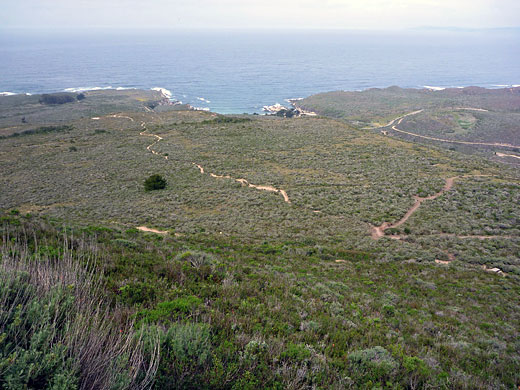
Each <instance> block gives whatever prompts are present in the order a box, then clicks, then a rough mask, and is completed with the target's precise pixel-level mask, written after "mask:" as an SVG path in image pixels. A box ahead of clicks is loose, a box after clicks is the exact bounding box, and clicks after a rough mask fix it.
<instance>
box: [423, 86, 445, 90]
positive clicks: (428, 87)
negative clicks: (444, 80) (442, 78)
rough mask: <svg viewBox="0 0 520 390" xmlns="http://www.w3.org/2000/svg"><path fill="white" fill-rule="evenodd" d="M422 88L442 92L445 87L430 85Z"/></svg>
mask: <svg viewBox="0 0 520 390" xmlns="http://www.w3.org/2000/svg"><path fill="white" fill-rule="evenodd" d="M423 88H426V89H431V90H432V91H444V90H445V89H446V88H445V87H432V86H431V85H423Z"/></svg>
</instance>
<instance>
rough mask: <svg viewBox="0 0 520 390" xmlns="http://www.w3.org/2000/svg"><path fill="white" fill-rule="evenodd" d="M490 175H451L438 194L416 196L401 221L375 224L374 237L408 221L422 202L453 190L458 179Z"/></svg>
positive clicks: (397, 238) (396, 238)
mask: <svg viewBox="0 0 520 390" xmlns="http://www.w3.org/2000/svg"><path fill="white" fill-rule="evenodd" d="M488 176H491V175H464V176H454V177H450V178H448V179H446V183H445V184H444V187H443V188H442V190H440V191H439V192H437V193H436V194H433V195H430V196H426V197H424V198H423V197H420V196H414V199H415V203H414V204H413V206H412V207H411V208H410V209H409V210H408V211H407V212H406V214H405V215H404V216H403V218H401V219H400V220H399V221H397V222H394V223H390V222H384V223H383V224H381V225H380V226H373V227H372V232H371V235H372V238H373V239H374V240H377V239H379V238H381V237H383V236H384V235H385V230H386V229H391V228H396V227H399V226H401V225H402V224H403V223H405V222H406V221H408V219H409V218H410V217H411V216H412V214H413V213H415V212H416V211H417V209H418V208H419V207H420V206H421V204H422V203H423V202H424V201H426V200H434V199H437V198H438V197H439V196H441V195H442V194H444V193H445V192H446V191H449V190H451V189H452V187H453V184H454V183H455V180H456V179H460V178H465V177H488ZM389 238H393V239H395V240H400V239H402V238H403V236H393V237H392V236H389Z"/></svg>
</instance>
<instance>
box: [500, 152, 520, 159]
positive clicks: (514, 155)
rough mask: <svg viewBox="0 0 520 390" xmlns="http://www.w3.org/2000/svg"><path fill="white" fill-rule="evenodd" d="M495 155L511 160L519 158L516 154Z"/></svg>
mask: <svg viewBox="0 0 520 390" xmlns="http://www.w3.org/2000/svg"><path fill="white" fill-rule="evenodd" d="M495 154H496V155H497V156H498V157H513V158H518V159H519V160H520V156H517V155H516V154H505V153H499V152H496V153H495Z"/></svg>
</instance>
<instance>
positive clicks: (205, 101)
mask: <svg viewBox="0 0 520 390" xmlns="http://www.w3.org/2000/svg"><path fill="white" fill-rule="evenodd" d="M197 100H200V101H201V102H204V103H211V101H209V100H208V99H205V98H203V97H198V98H197Z"/></svg>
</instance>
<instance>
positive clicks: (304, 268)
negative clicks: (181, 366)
mask: <svg viewBox="0 0 520 390" xmlns="http://www.w3.org/2000/svg"><path fill="white" fill-rule="evenodd" d="M122 115H128V116H130V117H132V118H133V119H134V122H131V121H130V120H128V119H125V118H114V117H102V118H101V119H100V120H96V121H93V120H91V119H90V118H85V119H79V120H75V121H72V122H70V124H71V125H72V126H73V129H72V130H70V131H66V132H59V133H45V134H34V135H28V136H24V137H16V138H7V139H3V140H0V156H1V158H0V169H1V170H2V172H3V173H4V174H3V175H2V178H1V179H0V180H1V185H2V188H3V190H2V191H1V193H0V207H1V208H2V209H4V210H11V209H18V210H20V211H21V213H22V214H24V215H25V214H26V213H31V214H40V215H43V216H48V217H51V218H53V219H54V220H55V221H57V222H58V224H66V225H73V226H76V227H77V226H83V227H84V230H83V233H84V234H87V235H88V236H90V235H93V234H95V235H97V238H96V240H97V241H99V243H100V245H102V251H101V252H102V253H105V256H104V258H103V259H102V260H103V261H102V264H103V265H104V267H105V271H106V275H105V280H106V282H107V283H108V291H112V294H114V295H113V298H114V299H116V300H120V301H121V302H122V303H123V304H125V305H127V306H128V307H129V310H130V311H134V310H139V309H150V310H151V309H153V308H154V307H156V305H157V304H159V303H160V302H162V301H171V300H175V299H180V298H182V299H184V298H186V297H189V296H191V295H195V296H197V297H199V298H200V299H201V300H202V303H200V304H199V305H198V306H197V307H196V309H193V310H194V312H193V313H190V315H189V316H188V317H183V316H181V317H178V315H177V314H175V315H174V316H173V317H171V316H169V315H167V316H166V317H167V318H164V319H162V320H161V322H163V323H164V324H166V325H168V324H170V323H171V321H176V320H178V319H181V320H183V321H188V322H194V321H195V322H204V323H208V324H211V329H212V334H213V337H214V338H213V340H212V347H211V348H212V351H213V353H214V355H215V356H216V357H218V359H221V360H222V361H224V363H222V364H224V373H227V374H226V375H228V376H231V377H233V380H232V381H231V382H229V383H235V382H236V383H239V380H240V378H246V377H247V375H248V374H246V372H249V373H253V374H251V375H253V377H252V379H251V383H253V384H254V383H255V380H258V382H257V383H256V385H257V386H258V385H263V386H267V384H269V383H270V384H271V385H272V384H273V383H274V382H276V381H279V382H281V383H283V384H284V387H285V388H287V387H288V384H290V383H293V384H294V383H296V385H294V387H295V388H301V387H304V385H311V384H313V383H314V384H319V385H321V386H323V387H331V386H333V385H335V386H338V387H345V386H346V385H347V384H348V382H349V381H348V380H346V379H342V378H345V376H350V377H352V378H354V379H352V380H354V381H355V382H357V383H361V382H366V383H368V381H370V380H373V381H375V382H377V381H383V382H384V381H386V380H390V381H393V383H394V384H395V385H396V386H398V385H399V384H400V385H403V386H404V385H405V384H406V385H409V382H410V381H413V380H415V379H414V378H416V379H417V380H418V381H419V383H421V386H422V385H424V384H425V383H435V384H438V385H441V384H443V385H444V386H446V387H464V386H466V387H468V388H500V386H504V388H508V387H511V386H510V385H512V384H515V383H518V381H519V378H518V372H519V370H518V369H519V368H520V366H518V356H519V353H520V352H519V350H518V343H517V340H518V334H517V330H518V328H519V325H520V324H519V318H518V315H517V313H518V312H519V311H518V307H517V302H519V301H520V300H519V299H518V298H519V295H520V290H519V285H518V278H517V277H516V276H515V275H520V263H519V262H518V258H519V256H518V254H519V250H520V248H519V245H520V240H519V239H518V238H515V239H511V238H507V239H506V238H502V239H500V238H495V239H491V240H486V241H481V240H477V239H462V238H456V237H452V236H445V237H441V238H440V237H439V236H438V234H439V233H453V234H456V235H457V234H458V235H473V234H479V235H480V234H482V235H486V234H488V235H489V234H493V235H498V236H514V237H518V236H519V233H520V232H519V229H518V221H519V218H520V209H519V204H520V202H519V199H518V196H519V195H518V194H519V193H520V191H519V184H518V173H517V172H515V171H514V170H512V169H509V168H507V167H503V166H499V165H494V164H493V163H489V162H488V161H484V160H481V159H478V158H475V157H470V156H464V155H461V154H458V153H455V152H451V151H443V150H438V149H434V148H431V147H423V146H419V145H413V144H409V143H406V142H402V141H399V140H396V139H388V138H386V137H382V136H380V135H377V134H372V133H370V132H366V131H362V130H356V129H355V128H353V127H350V126H346V125H345V124H343V123H340V122H337V121H334V120H331V119H325V118H319V119H315V118H311V119H291V120H287V119H285V120H284V119H279V118H265V117H262V118H259V117H253V116H252V117H249V118H246V119H250V120H246V121H240V120H238V121H232V122H221V121H216V120H215V119H216V117H215V116H214V115H213V114H209V113H202V112H165V113H160V114H158V113H136V112H131V113H126V114H122ZM142 121H144V122H146V126H147V128H148V130H149V132H151V133H154V134H159V135H160V136H161V137H163V140H162V141H161V142H160V143H159V144H157V145H156V146H155V147H154V149H155V150H156V151H158V152H159V153H162V154H163V155H164V154H165V153H167V154H168V161H166V160H165V159H164V158H163V157H161V156H158V155H152V154H151V153H150V152H148V151H146V146H147V145H149V144H150V143H151V142H153V139H152V137H145V136H142V135H140V134H139V133H140V132H141V131H142V130H143V129H142V127H141V122H142ZM72 146H73V147H75V148H76V150H75V151H74V150H71V147H72ZM194 162H196V163H198V164H201V165H202V166H203V167H204V168H205V170H206V172H212V173H215V174H219V175H231V176H232V177H234V178H246V179H247V180H248V181H249V182H251V183H254V184H258V185H273V186H275V187H277V188H282V189H284V190H286V191H287V193H288V195H289V197H290V199H291V204H287V203H285V202H284V201H283V198H282V197H281V195H279V194H275V193H270V192H266V191H258V190H255V189H252V188H246V187H242V186H241V185H240V184H239V183H236V182H234V181H232V180H228V179H215V178H212V177H210V176H208V175H201V174H200V172H199V170H198V169H197V168H196V167H195V166H194V165H193V163H194ZM152 173H160V174H162V175H163V176H165V177H166V178H167V180H168V183H169V185H168V188H167V189H166V190H163V191H157V192H150V193H146V192H145V191H144V190H143V187H142V183H143V181H144V179H145V178H146V177H148V176H149V175H150V174H152ZM477 173H478V174H490V175H494V176H493V177H483V178H464V179H460V180H459V181H457V182H456V184H455V187H454V189H453V190H451V191H450V192H448V193H446V194H445V195H443V196H441V197H439V198H437V199H435V200H433V201H427V202H425V203H424V204H423V205H422V206H421V208H420V209H419V210H418V211H417V213H416V214H414V215H413V216H412V218H410V220H409V221H408V222H407V223H406V224H405V225H403V226H402V227H401V228H400V231H398V232H396V233H400V234H403V233H406V234H407V236H408V237H407V238H406V240H404V241H395V240H392V239H389V238H382V239H381V240H378V241H374V240H372V238H371V237H370V224H380V223H382V222H383V221H395V220H397V219H399V218H400V217H401V216H402V215H404V213H405V212H406V210H407V209H408V208H409V207H410V206H411V205H412V203H413V195H420V196H426V195H431V194H433V193H435V192H437V191H439V190H440V189H441V188H442V186H443V185H444V179H445V178H447V177H452V176H459V175H464V174H477ZM315 211H320V213H316V212H315ZM9 219H12V218H11V217H9V218H7V219H6V220H9ZM17 220H18V218H14V221H11V222H10V224H12V225H13V224H16V223H18V222H16V221H17ZM22 220H23V218H22ZM24 223H25V222H24ZM26 223H28V224H29V225H31V224H34V223H36V225H35V226H36V227H34V226H33V227H30V226H29V227H27V226H26V229H29V230H30V229H36V231H37V232H39V233H38V234H42V235H43V236H45V240H46V241H47V242H48V243H49V245H48V246H49V247H50V248H51V249H52V247H54V246H56V247H59V245H60V244H59V242H58V241H59V240H58V239H57V237H59V234H58V235H57V233H56V232H54V231H53V228H51V227H45V228H43V230H41V229H40V228H39V227H38V225H39V224H40V222H38V220H37V221H36V222H31V220H30V219H29V221H28V222H26ZM93 225H95V226H93ZM140 225H147V226H150V227H159V228H161V229H170V230H171V232H172V233H173V232H175V233H178V234H177V235H173V234H170V235H167V236H165V237H162V236H156V235H143V234H140V233H138V232H137V231H136V230H135V229H132V227H135V226H140ZM103 226H109V227H110V229H108V230H107V229H106V228H105V227H103ZM179 234H180V235H179ZM56 240H58V241H56ZM55 241H56V242H55ZM186 250H190V251H202V252H206V253H209V254H211V256H212V259H211V260H210V262H209V263H208V264H206V265H207V266H208V267H209V268H208V269H206V268H204V267H203V268H200V267H194V266H193V263H189V262H188V263H187V264H184V263H185V261H184V260H182V259H183V257H182V256H180V255H181V254H182V253H184V252H185V251H186ZM447 253H451V254H454V255H455V256H456V259H457V261H456V262H455V263H454V264H452V265H450V266H449V267H445V266H439V265H436V264H435V263H434V262H433V260H434V259H436V258H437V259H445V260H447V259H448V254H447ZM175 259H176V260H175ZM336 260H344V261H343V262H336ZM190 264H191V265H190ZM219 264H221V265H222V266H223V267H224V268H223V269H221V268H219V267H220V265H219ZM475 264H487V265H488V266H489V267H491V266H499V267H501V268H502V269H504V270H505V271H507V272H508V273H509V274H510V276H509V277H500V276H497V275H492V274H489V273H486V272H484V271H483V270H481V269H479V268H477V267H474V265H475ZM192 267H193V268H192ZM207 272H209V274H208V273H207ZM210 274H214V276H212V277H211V278H210V279H208V277H209V275H210ZM126 286H127V287H126ZM147 286H148V287H147ZM130 292H132V293H130ZM133 297H137V298H136V299H134V298H133ZM230 312H231V313H233V314H232V315H230V314H229V313H230ZM224 340H231V345H227V344H225V343H224ZM252 340H253V341H254V340H262V341H265V342H266V343H267V345H268V347H267V349H266V350H265V351H264V352H261V351H260V352H259V351H256V352H255V353H258V354H260V353H261V354H264V355H258V357H257V358H256V359H260V360H261V361H263V362H265V365H257V364H256V363H254V358H253V360H252V361H249V360H247V359H246V360H240V361H239V362H237V361H234V360H233V359H230V358H229V356H235V355H236V356H243V355H244V354H245V353H246V352H247V351H248V348H249V349H250V348H251V346H250V344H249V343H250V342H251V341H252ZM255 342H256V341H255ZM226 345H227V346H226ZM248 345H249V347H248ZM291 345H292V346H291ZM305 345H308V347H305ZM376 345H381V346H383V347H385V348H386V349H387V350H389V351H390V352H391V353H392V356H393V357H394V359H396V360H397V361H398V362H399V363H398V368H397V369H396V370H397V371H395V372H393V374H392V375H391V378H389V377H388V376H385V375H386V374H385V375H382V376H379V377H378V376H377V375H376V377H375V379H374V378H372V379H370V378H371V377H370V375H372V374H370V375H368V374H367V376H366V377H363V378H357V377H355V375H356V371H359V370H356V369H355V367H356V366H355V365H354V363H352V362H349V360H348V357H347V356H348V355H349V354H350V353H352V352H354V351H356V350H362V349H366V348H369V347H374V346H376ZM295 346H296V347H295ZM226 348H228V349H226ZM298 348H299V349H298ZM301 348H303V352H302V350H301ZM262 351H263V350H262ZM287 351H290V352H287ZM295 351H296V352H295ZM298 351H299V352H298ZM305 351H310V354H309V352H305ZM410 356H418V357H420V358H421V359H422V361H423V362H425V363H424V364H426V365H427V367H428V370H426V371H424V372H422V373H421V374H419V371H421V370H419V369H418V368H416V369H413V370H412V371H407V370H409V369H408V368H406V367H407V365H406V364H405V360H406V359H405V358H406V357H410ZM218 359H217V358H215V360H213V363H212V364H211V367H207V369H204V370H202V371H204V372H207V373H208V374H207V375H210V376H212V379H211V378H207V377H205V378H203V379H204V380H202V379H200V378H199V379H198V380H201V381H202V382H201V383H209V382H208V381H211V380H212V381H214V382H215V383H220V384H222V383H226V380H225V379H223V378H221V377H219V376H218V375H221V374H222V373H220V374H219V368H218V364H217V361H218ZM226 359H227V360H226ZM280 362H282V363H284V364H286V367H287V366H288V367H290V369H289V371H287V372H285V371H283V370H281V369H280V367H281V366H280V364H281V363H280ZM205 364H209V363H205ZM233 364H238V366H240V367H241V368H240V370H238V371H236V367H235V368H233V367H234V366H233ZM305 367H306V369H305V370H304V371H305V375H304V376H305V379H302V382H301V383H300V384H299V385H297V384H298V383H299V382H298V381H297V378H296V377H297V375H296V371H297V370H298V369H304V368H305ZM312 367H314V368H312ZM497 367H498V369H497ZM165 369H166V368H165ZM193 370H195V369H193ZM280 370H281V371H280ZM166 371H167V370H166ZM369 371H370V370H369ZM376 371H377V370H376ZM167 372H168V371H167ZM193 372H195V371H193ZM168 375H174V374H173V373H172V372H170V373H169V374H168ZM222 375H223V374H222ZM291 375H295V376H296V377H292V376H291ZM255 378H256V379H255ZM228 379H229V378H228ZM193 381H195V379H193ZM194 383H195V382H194ZM410 383H411V382H410ZM242 385H243V383H242ZM237 386H239V387H237V388H241V387H240V386H241V385H240V384H239V385H237ZM367 386H368V385H367ZM214 387H218V386H214ZM222 387H225V386H222ZM229 387H231V385H229ZM242 387H244V386H242Z"/></svg>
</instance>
